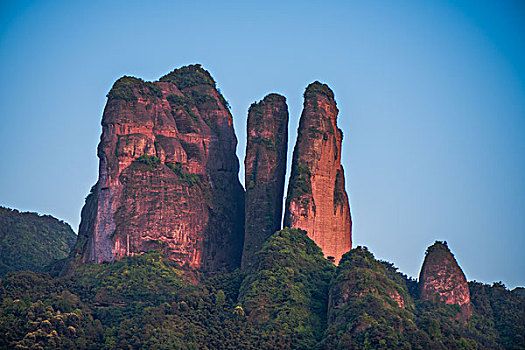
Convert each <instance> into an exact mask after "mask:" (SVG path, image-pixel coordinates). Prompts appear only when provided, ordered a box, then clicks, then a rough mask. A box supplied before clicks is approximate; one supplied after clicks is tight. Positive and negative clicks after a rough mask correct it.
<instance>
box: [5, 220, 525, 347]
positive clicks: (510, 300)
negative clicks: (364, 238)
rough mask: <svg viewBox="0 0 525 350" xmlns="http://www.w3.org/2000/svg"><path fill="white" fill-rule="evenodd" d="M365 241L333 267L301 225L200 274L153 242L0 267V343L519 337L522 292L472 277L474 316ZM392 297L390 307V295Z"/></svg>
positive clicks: (395, 342)
mask: <svg viewBox="0 0 525 350" xmlns="http://www.w3.org/2000/svg"><path fill="white" fill-rule="evenodd" d="M416 290H417V283H416V281H414V280H411V279H409V278H407V277H406V276H405V275H403V274H400V273H399V272H397V271H396V268H395V267H394V266H393V265H392V264H391V263H388V262H383V261H378V260H376V259H375V258H374V256H373V255H372V253H370V252H369V251H368V250H367V249H366V248H363V247H358V248H356V249H353V250H352V251H351V252H349V253H347V254H345V255H344V256H343V259H342V260H341V262H340V265H339V267H338V268H337V270H336V271H335V267H334V265H333V264H331V263H330V262H329V261H327V260H326V259H324V258H323V255H322V253H321V250H320V248H319V247H317V245H315V243H314V242H313V241H312V240H310V239H309V238H308V237H307V236H306V234H305V232H304V231H300V230H296V229H288V228H287V229H284V230H282V231H278V232H276V233H274V234H273V235H272V236H271V237H270V238H269V239H268V240H267V241H266V242H265V244H264V246H263V248H262V249H261V250H260V251H259V252H258V253H257V254H256V260H255V262H254V265H253V266H252V268H251V270H250V271H243V272H241V271H239V270H236V271H233V272H225V271H220V272H217V273H215V274H211V275H205V274H202V273H198V272H195V271H191V270H185V269H183V268H181V267H179V266H178V265H177V264H175V263H173V262H171V261H169V260H167V259H166V258H164V257H163V255H162V254H160V253H158V252H151V253H146V254H143V255H137V256H133V257H125V258H123V259H121V260H118V261H113V262H106V263H101V264H95V263H88V264H83V265H82V264H81V265H77V266H76V267H75V268H73V269H72V270H71V273H70V274H69V275H64V276H60V277H57V276H52V275H50V274H48V273H43V272H40V273H35V272H19V273H8V274H7V275H6V276H5V277H4V278H2V279H0V349H308V350H310V349H501V348H506V349H523V348H524V347H525V339H524V334H525V325H524V322H525V321H524V320H525V317H524V316H525V315H524V312H525V307H524V306H525V297H523V296H522V295H520V294H518V293H515V292H510V291H508V290H507V289H506V288H505V287H504V286H503V285H502V284H501V283H495V284H494V285H492V286H489V285H483V284H480V283H477V282H471V283H470V290H471V295H472V316H471V318H470V319H468V320H467V321H465V320H463V319H461V318H458V317H457V316H458V314H459V313H460V310H459V308H458V307H457V306H455V305H445V304H439V303H437V304H435V303H430V302H421V301H419V300H418V299H417V296H416V293H415V291H416ZM400 300H402V304H401V305H402V306H404V308H402V307H400V306H399V304H398V302H400Z"/></svg>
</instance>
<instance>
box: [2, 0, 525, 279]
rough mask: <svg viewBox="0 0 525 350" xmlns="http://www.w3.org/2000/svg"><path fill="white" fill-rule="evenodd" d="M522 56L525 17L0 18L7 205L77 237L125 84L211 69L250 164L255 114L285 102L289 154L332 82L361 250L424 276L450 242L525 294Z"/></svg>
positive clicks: (117, 4)
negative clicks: (321, 90) (435, 246)
mask: <svg viewBox="0 0 525 350" xmlns="http://www.w3.org/2000/svg"><path fill="white" fill-rule="evenodd" d="M524 40H525V3H524V2H523V1H520V0H516V1H510V0H509V1H431V0H429V1H420V0H414V1H404V0H400V1H369V0H367V1H330V0H324V1H304V0H303V1H282V0H281V1H248V0H245V1H133V0H127V1H119V0H113V1H98V0H92V1H5V0H4V1H0V117H1V118H2V123H1V127H0V159H1V165H0V167H1V168H0V205H3V206H8V207H12V208H17V209H20V210H24V211H25V210H29V211H37V212H39V213H47V214H52V215H54V216H56V217H58V218H60V219H63V220H65V221H67V222H69V223H70V224H71V225H72V226H73V228H74V229H75V230H77V228H78V224H79V221H80V210H81V207H82V205H83V202H84V198H85V196H86V195H87V194H88V192H89V189H90V188H91V186H92V185H93V184H94V183H95V182H96V180H97V171H98V159H97V157H96V146H97V144H98V140H99V137H100V132H101V127H100V120H101V116H102V111H103V108H104V104H105V102H106V97H105V96H106V93H107V92H108V90H109V89H110V87H111V85H112V84H113V82H114V81H115V80H116V79H117V78H119V77H120V76H122V75H134V76H138V77H142V78H144V79H146V80H156V79H158V78H159V77H160V76H162V75H164V74H166V73H168V72H169V71H171V70H173V69H174V68H177V67H180V66H183V65H187V64H191V63H201V64H202V65H203V66H204V67H205V68H206V69H208V70H209V71H210V72H211V74H212V75H213V77H214V78H215V80H216V81H217V83H218V86H219V87H220V89H221V90H222V92H223V94H224V95H225V97H226V99H227V100H228V101H229V103H230V105H231V106H232V113H233V116H234V120H235V130H236V133H237V137H238V139H239V146H238V151H237V153H238V155H239V158H240V160H241V164H242V162H243V159H244V147H245V135H246V132H245V127H246V115H247V110H248V108H249V106H250V104H251V103H252V102H254V101H258V100H260V99H262V98H263V97H264V96H265V95H266V94H268V93H270V92H277V93H281V94H283V95H285V96H286V97H287V99H288V104H289V110H290V144H289V152H290V155H291V151H292V149H293V146H294V144H295V138H296V129H297V126H298V118H299V115H300V113H301V107H302V93H303V91H304V88H305V87H306V86H307V85H308V84H309V83H310V82H312V81H314V80H319V81H321V82H324V83H327V84H328V85H330V86H331V87H332V89H333V90H334V92H335V95H336V100H337V103H338V106H339V109H340V114H339V127H340V128H341V129H342V130H343V132H344V136H345V138H344V142H343V153H342V154H343V166H344V168H345V172H346V188H347V191H348V193H349V196H350V205H351V210H352V217H353V221H354V228H353V241H354V246H355V245H366V246H368V247H369V249H370V250H371V251H372V252H373V253H374V254H375V255H376V257H377V258H380V259H384V260H388V261H391V262H393V263H395V264H396V266H398V267H399V268H400V270H401V271H402V272H405V273H407V274H408V275H410V276H413V277H417V275H418V273H419V269H420V266H421V263H422V260H423V257H424V252H425V249H426V247H427V246H429V245H431V244H432V243H433V242H434V240H436V239H438V240H446V241H448V244H449V247H450V248H451V249H452V251H453V253H454V254H455V256H456V258H457V259H458V262H459V264H460V266H461V267H462V268H463V270H464V271H465V274H466V275H467V279H469V280H478V281H483V282H487V283H491V282H493V281H500V280H501V281H503V282H504V283H505V284H506V285H507V286H508V287H510V288H513V287H515V286H517V285H521V286H525V254H524V250H525V181H524V180H525V42H524ZM289 157H290V158H289V159H291V156H289ZM242 177H243V174H242V173H241V178H242Z"/></svg>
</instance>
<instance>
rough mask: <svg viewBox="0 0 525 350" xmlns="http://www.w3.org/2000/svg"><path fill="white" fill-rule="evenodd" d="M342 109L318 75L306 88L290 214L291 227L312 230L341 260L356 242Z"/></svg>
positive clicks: (332, 256) (286, 221)
mask: <svg viewBox="0 0 525 350" xmlns="http://www.w3.org/2000/svg"><path fill="white" fill-rule="evenodd" d="M338 112H339V111H338V109H337V106H336V103H335V100H334V93H333V92H332V90H330V88H329V87H328V86H327V85H325V84H321V83H319V82H317V81H316V82H314V83H312V84H310V85H309V86H308V87H307V88H306V91H305V93H304V105H303V112H302V114H301V119H300V122H299V129H298V132H297V134H298V135H297V143H296V145H295V149H294V153H293V161H292V171H291V177H290V183H289V185H288V195H287V199H286V207H285V217H284V225H285V226H286V227H294V228H299V229H302V230H305V231H307V232H308V236H309V237H310V238H312V239H313V240H314V242H315V243H317V245H319V246H320V247H321V249H322V250H323V253H324V256H325V257H326V258H328V259H329V260H332V261H333V262H335V263H336V264H337V263H339V260H340V259H341V256H342V255H343V254H344V253H346V252H347V251H349V250H350V249H351V246H352V239H351V234H352V233H351V231H352V220H351V217H350V206H349V204H348V196H347V194H346V190H345V177H344V171H343V167H342V166H341V142H342V139H343V133H342V132H341V130H340V129H339V128H338V127H337V114H338Z"/></svg>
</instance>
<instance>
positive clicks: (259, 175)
mask: <svg viewBox="0 0 525 350" xmlns="http://www.w3.org/2000/svg"><path fill="white" fill-rule="evenodd" d="M247 135H248V142H247V145H246V158H245V159H244V167H245V184H246V204H245V208H246V210H245V215H246V217H245V220H246V221H245V237H244V249H243V255H242V267H243V268H247V267H250V266H251V265H252V264H253V260H254V255H255V253H256V252H257V251H259V250H260V249H261V248H262V246H263V243H264V242H265V241H266V240H267V239H268V238H269V237H270V236H271V235H272V234H273V233H274V232H276V231H279V230H280V229H281V219H282V209H283V191H284V180H285V178H284V177H285V173H286V153H287V148H288V106H287V105H286V98H284V97H283V96H281V95H277V94H270V95H268V96H266V97H265V98H264V99H263V100H262V101H260V102H259V103H254V104H252V105H251V107H250V110H249V111H248V123H247Z"/></svg>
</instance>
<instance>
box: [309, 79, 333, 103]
mask: <svg viewBox="0 0 525 350" xmlns="http://www.w3.org/2000/svg"><path fill="white" fill-rule="evenodd" d="M316 95H324V96H326V97H328V98H329V99H331V100H333V99H334V92H333V91H332V90H331V89H330V87H328V85H326V84H322V83H320V82H318V81H315V82H313V83H311V84H310V85H308V87H307V88H306V90H305V92H304V98H305V100H307V99H311V98H316Z"/></svg>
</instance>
